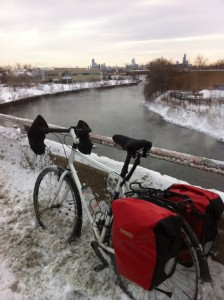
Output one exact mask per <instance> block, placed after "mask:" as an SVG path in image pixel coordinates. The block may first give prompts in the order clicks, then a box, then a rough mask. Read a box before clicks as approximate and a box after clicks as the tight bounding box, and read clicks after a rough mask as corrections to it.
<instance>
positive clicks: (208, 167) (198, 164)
mask: <svg viewBox="0 0 224 300" xmlns="http://www.w3.org/2000/svg"><path fill="white" fill-rule="evenodd" d="M0 119H1V120H5V121H7V122H9V123H11V124H13V125H17V126H18V127H20V129H21V132H22V133H26V132H27V130H28V128H29V127H30V125H31V124H32V122H33V120H29V119H22V118H18V117H13V116H9V115H4V114H0ZM49 125H50V126H51V127H56V128H62V127H60V126H56V125H52V124H49ZM90 139H91V140H92V141H93V142H94V143H97V144H102V145H106V146H109V147H116V148H118V149H120V147H119V146H118V145H117V144H115V143H114V142H113V140H112V138H111V137H106V136H102V135H97V134H90ZM149 156H150V157H154V158H158V159H162V160H166V161H169V162H173V163H178V164H181V165H185V166H188V167H193V168H197V169H201V170H205V171H210V172H213V173H217V174H221V175H224V162H223V161H218V160H215V159H209V158H205V157H199V156H195V155H190V154H186V153H181V152H176V151H171V150H167V149H163V148H157V147H152V149H151V151H150V154H149Z"/></svg>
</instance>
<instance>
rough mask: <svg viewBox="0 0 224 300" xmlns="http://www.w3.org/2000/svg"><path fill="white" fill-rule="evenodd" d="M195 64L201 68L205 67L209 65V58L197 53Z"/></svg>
mask: <svg viewBox="0 0 224 300" xmlns="http://www.w3.org/2000/svg"><path fill="white" fill-rule="evenodd" d="M194 64H195V66H196V67H197V68H199V69H204V68H205V67H206V66H207V65H208V58H204V57H203V55H200V54H199V55H197V57H196V58H195V62H194Z"/></svg>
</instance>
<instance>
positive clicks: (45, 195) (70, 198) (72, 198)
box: [33, 167, 82, 242]
mask: <svg viewBox="0 0 224 300" xmlns="http://www.w3.org/2000/svg"><path fill="white" fill-rule="evenodd" d="M62 172H63V170H62V169H60V168H58V167H47V168H45V169H44V170H43V171H42V172H41V173H40V174H39V176H38V177H37V180H36V183H35V187H34V193H33V202H34V211H35V216H36V219H37V222H38V224H39V225H40V226H42V227H43V228H44V229H47V230H48V231H49V232H50V233H53V234H56V235H58V236H59V237H61V238H64V239H66V240H68V241H69V242H71V241H72V240H74V239H75V238H76V237H78V236H80V234H81V226H82V205H81V199H80V196H79V192H78V188H77V186H76V184H75V182H74V181H73V179H72V178H71V177H70V176H68V175H66V176H65V177H64V179H63V181H62V185H61V188H60V191H59V194H58V196H57V198H56V201H55V202H54V203H53V205H52V206H51V207H49V206H50V203H51V200H52V199H53V197H54V196H55V192H56V188H57V185H58V182H59V179H60V175H61V174H62Z"/></svg>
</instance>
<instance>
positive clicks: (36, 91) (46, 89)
mask: <svg viewBox="0 0 224 300" xmlns="http://www.w3.org/2000/svg"><path fill="white" fill-rule="evenodd" d="M130 83H133V81H132V80H129V79H125V80H108V81H99V82H83V83H72V84H60V83H49V84H38V85H36V86H33V87H15V88H14V87H9V86H4V85H0V103H4V102H12V101H17V100H20V99H24V98H29V97H34V96H41V95H47V94H56V93H60V92H66V91H74V90H80V89H90V88H97V87H105V86H116V85H118V86H119V85H126V84H130Z"/></svg>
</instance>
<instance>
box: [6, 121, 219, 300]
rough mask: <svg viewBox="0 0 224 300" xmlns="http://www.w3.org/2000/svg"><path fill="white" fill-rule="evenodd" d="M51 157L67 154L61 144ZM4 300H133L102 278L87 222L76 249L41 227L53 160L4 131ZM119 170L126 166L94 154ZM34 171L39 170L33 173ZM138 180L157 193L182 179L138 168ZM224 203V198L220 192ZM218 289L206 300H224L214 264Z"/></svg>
mask: <svg viewBox="0 0 224 300" xmlns="http://www.w3.org/2000/svg"><path fill="white" fill-rule="evenodd" d="M46 144H47V145H48V146H49V147H50V148H51V151H53V152H54V153H57V154H63V150H62V148H61V147H60V146H59V145H58V144H57V143H55V142H52V141H49V140H47V141H46ZM0 153H1V156H0V160H1V164H0V182H1V183H0V186H1V189H0V207H1V217H0V231H1V232H0V241H1V247H0V270H1V272H0V299H1V300H26V299H33V300H42V299H44V300H45V299H54V300H59V299H60V300H73V299H75V300H81V299H82V300H89V299H96V300H103V299H108V300H112V299H114V300H115V299H116V300H119V299H121V300H125V299H126V300H127V297H126V296H125V295H124V294H123V293H122V291H121V290H120V288H119V287H118V286H117V285H116V284H115V277H114V273H113V270H112V268H108V269H105V270H103V271H102V272H99V273H96V272H94V271H93V266H95V265H96V264H97V263H98V259H97V258H96V256H95V255H94V253H93V250H92V248H91V246H90V241H91V239H90V240H89V238H90V237H91V230H90V228H89V226H88V221H87V220H86V218H85V216H84V224H83V235H82V237H81V238H80V239H78V240H77V241H76V242H74V243H72V244H68V243H66V242H65V241H64V240H62V239H60V238H58V237H56V236H55V235H52V234H50V233H49V232H47V231H44V230H42V229H41V228H40V227H37V226H36V223H35V218H34V212H33V204H32V193H33V187H34V183H35V180H36V177H37V174H38V172H39V171H40V169H41V168H42V167H43V166H44V164H45V162H46V160H47V157H38V158H37V157H36V156H35V155H34V154H33V153H32V151H31V150H30V149H29V147H28V140H27V137H26V135H22V134H21V133H20V132H19V131H17V130H15V129H9V128H3V127H0ZM92 155H93V156H94V157H95V158H97V159H98V160H99V161H101V162H103V163H105V164H106V165H108V166H110V167H112V168H114V169H115V170H119V169H120V167H121V163H119V162H116V161H113V160H111V159H108V158H105V157H98V156H96V155H95V154H92ZM30 166H34V167H35V169H33V168H32V169H30ZM136 176H137V177H140V178H141V181H142V182H144V183H147V184H149V185H150V186H153V187H156V188H167V187H168V186H169V185H171V184H172V183H174V182H179V181H178V180H177V179H175V178H172V177H169V176H166V175H163V176H162V175H161V174H159V173H157V172H153V171H150V170H147V169H144V168H141V167H138V169H137V172H136ZM219 194H220V196H221V197H222V199H223V200H224V193H222V192H219ZM209 266H210V270H211V274H212V277H213V283H212V284H207V283H206V284H204V285H203V287H202V295H201V296H202V299H203V300H208V299H215V300H221V299H222V296H223V293H224V278H223V276H220V275H221V274H223V273H224V266H223V265H221V264H219V263H217V262H214V261H212V260H210V259H209Z"/></svg>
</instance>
